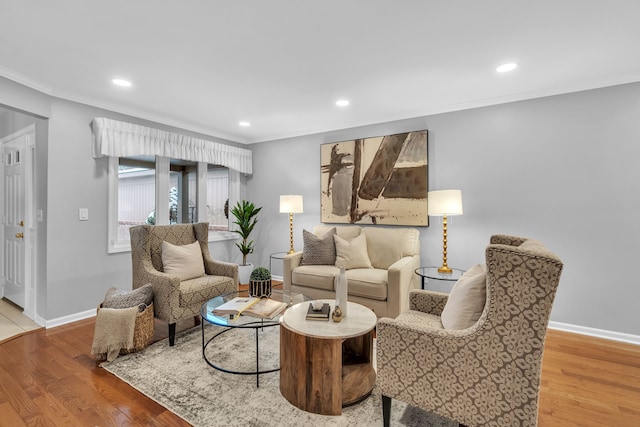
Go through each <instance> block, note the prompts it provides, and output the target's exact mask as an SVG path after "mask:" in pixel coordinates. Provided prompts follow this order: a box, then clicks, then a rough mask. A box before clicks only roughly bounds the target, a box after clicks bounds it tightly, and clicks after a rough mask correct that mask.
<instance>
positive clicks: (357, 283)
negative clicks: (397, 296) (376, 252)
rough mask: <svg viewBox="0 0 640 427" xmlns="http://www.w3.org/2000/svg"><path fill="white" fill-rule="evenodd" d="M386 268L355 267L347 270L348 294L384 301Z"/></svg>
mask: <svg viewBox="0 0 640 427" xmlns="http://www.w3.org/2000/svg"><path fill="white" fill-rule="evenodd" d="M388 277H389V275H388V273H387V270H381V269H377V268H355V269H351V270H349V271H348V272H347V280H348V293H349V295H354V296H359V297H364V298H369V299H375V300H379V301H386V299H387V284H388V282H387V278H388Z"/></svg>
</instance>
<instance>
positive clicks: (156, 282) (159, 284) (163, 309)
mask: <svg viewBox="0 0 640 427" xmlns="http://www.w3.org/2000/svg"><path fill="white" fill-rule="evenodd" d="M140 268H141V269H142V271H139V272H137V273H136V274H137V275H138V276H139V277H138V280H136V281H134V288H137V287H140V286H142V284H145V283H151V286H152V287H153V302H154V304H153V305H154V316H155V317H157V318H159V319H162V320H165V321H167V322H170V323H172V322H175V319H173V318H172V317H171V313H172V309H171V308H172V307H178V306H179V305H180V278H179V277H177V276H172V275H171V274H167V273H163V272H161V271H158V270H156V269H155V268H153V265H152V264H151V260H150V259H149V260H144V261H143V262H142V263H141V264H140ZM136 283H137V285H136Z"/></svg>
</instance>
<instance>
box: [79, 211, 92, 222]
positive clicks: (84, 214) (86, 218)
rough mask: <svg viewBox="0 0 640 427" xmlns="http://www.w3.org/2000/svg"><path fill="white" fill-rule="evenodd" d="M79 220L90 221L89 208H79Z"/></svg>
mask: <svg viewBox="0 0 640 427" xmlns="http://www.w3.org/2000/svg"><path fill="white" fill-rule="evenodd" d="M78 219H79V220H80V221H89V209H87V208H79V209H78Z"/></svg>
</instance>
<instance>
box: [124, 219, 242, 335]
mask: <svg viewBox="0 0 640 427" xmlns="http://www.w3.org/2000/svg"><path fill="white" fill-rule="evenodd" d="M129 233H130V235H131V261H132V264H133V288H134V289H136V288H138V287H140V286H142V285H145V284H147V283H151V284H152V285H153V294H154V296H153V298H154V304H153V305H154V311H155V313H154V315H155V317H156V318H158V319H161V320H164V321H166V322H167V323H168V324H169V345H170V346H173V345H174V343H175V335H176V322H177V321H179V320H183V319H187V318H189V317H194V318H196V316H198V315H199V314H200V307H201V306H202V304H203V303H205V302H206V301H208V300H210V299H211V298H215V297H216V296H218V295H221V294H225V293H228V292H233V291H237V290H238V266H237V264H232V263H227V262H221V261H215V260H213V259H212V258H211V254H210V253H209V245H208V236H209V224H208V223H198V224H176V225H158V226H154V225H138V226H135V227H131V228H130V229H129ZM163 241H166V242H169V243H171V244H173V245H179V246H181V245H185V244H189V243H193V242H195V241H198V242H200V249H201V250H202V259H203V262H204V270H205V275H204V276H202V277H196V278H194V279H189V280H184V281H181V280H180V278H178V277H176V276H172V275H169V274H166V273H164V270H163V268H162V242H163ZM197 320H199V319H197Z"/></svg>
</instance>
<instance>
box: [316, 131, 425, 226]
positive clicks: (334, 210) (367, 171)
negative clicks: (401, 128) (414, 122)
mask: <svg viewBox="0 0 640 427" xmlns="http://www.w3.org/2000/svg"><path fill="white" fill-rule="evenodd" d="M320 162H321V172H320V173H321V189H322V195H321V213H322V215H321V219H322V222H325V223H342V224H345V223H346V224H385V225H412V226H421V225H429V219H428V216H427V188H428V185H427V183H428V182H427V181H428V178H427V176H428V168H427V166H428V162H427V131H426V130H420V131H413V132H405V133H398V134H394V135H387V136H381V137H374V138H362V139H354V140H351V141H343V142H334V143H329V144H322V145H321V146H320Z"/></svg>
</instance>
